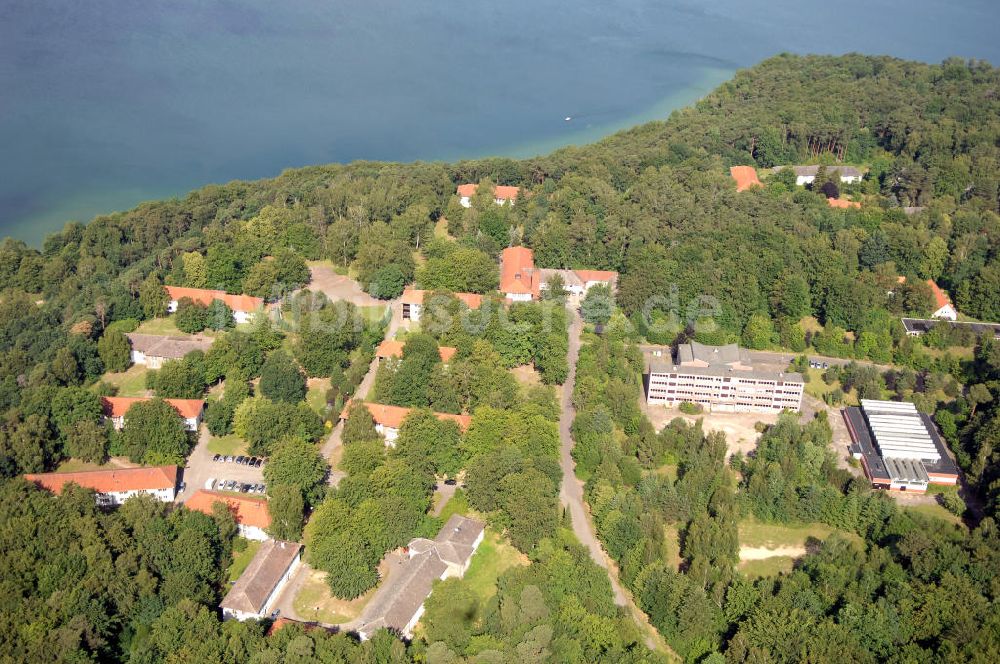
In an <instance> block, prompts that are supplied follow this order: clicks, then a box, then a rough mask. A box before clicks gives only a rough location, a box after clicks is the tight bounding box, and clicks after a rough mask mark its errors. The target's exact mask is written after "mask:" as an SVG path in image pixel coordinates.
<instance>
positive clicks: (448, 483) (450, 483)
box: [444, 479, 458, 486]
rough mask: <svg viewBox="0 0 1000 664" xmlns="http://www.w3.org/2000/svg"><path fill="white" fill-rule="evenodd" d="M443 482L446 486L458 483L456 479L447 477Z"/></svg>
mask: <svg viewBox="0 0 1000 664" xmlns="http://www.w3.org/2000/svg"><path fill="white" fill-rule="evenodd" d="M444 483H445V484H447V485H448V486H455V485H456V484H458V481H457V480H452V479H447V480H445V481H444Z"/></svg>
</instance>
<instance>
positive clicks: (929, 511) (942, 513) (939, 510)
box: [903, 503, 965, 528]
mask: <svg viewBox="0 0 1000 664" xmlns="http://www.w3.org/2000/svg"><path fill="white" fill-rule="evenodd" d="M903 509H905V510H907V511H910V512H916V513H917V514H923V515H924V516H932V517H934V518H936V519H941V520H943V521H947V522H948V523H953V524H955V525H956V526H961V527H963V528H964V527H965V523H964V522H963V521H962V519H961V517H958V516H955V515H954V514H952V513H951V512H949V511H948V510H947V509H945V507H944V505H939V504H938V503H933V504H929V505H906V506H905V507H904V508H903Z"/></svg>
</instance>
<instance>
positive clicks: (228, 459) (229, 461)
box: [226, 455, 233, 463]
mask: <svg viewBox="0 0 1000 664" xmlns="http://www.w3.org/2000/svg"><path fill="white" fill-rule="evenodd" d="M232 462H233V457H232V455H229V456H227V457H226V463H232Z"/></svg>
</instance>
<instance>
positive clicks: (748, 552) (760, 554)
mask: <svg viewBox="0 0 1000 664" xmlns="http://www.w3.org/2000/svg"><path fill="white" fill-rule="evenodd" d="M804 555H806V548H805V547H804V546H779V547H778V548H777V549H765V548H764V547H762V546H741V547H740V560H742V561H746V560H764V559H766V558H775V557H777V556H784V557H787V558H801V557H802V556H804Z"/></svg>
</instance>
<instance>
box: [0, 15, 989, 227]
mask: <svg viewBox="0 0 1000 664" xmlns="http://www.w3.org/2000/svg"><path fill="white" fill-rule="evenodd" d="M899 4H900V3H898V2H896V1H895V0H842V1H841V2H839V3H830V2H828V1H827V0H798V1H796V2H792V1H790V0H717V1H716V2H713V3H710V4H709V3H703V2H698V1H696V0H688V1H682V0H659V1H655V0H622V1H619V2H607V1H604V2H597V1H596V0H577V1H576V2H572V3H569V2H565V1H564V0H508V2H505V3H502V4H501V3H496V2H484V1H482V0H466V1H465V2H462V3H458V2H446V1H441V0H437V1H436V2H430V1H427V0H339V1H333V0H289V1H288V2H282V3H276V2H272V1H268V0H240V1H236V0H226V1H220V0H171V1H170V2H163V1H159V2H158V1H151V2H144V3H136V2H131V1H130V0H88V2H78V0H6V1H5V2H3V3H0V235H13V236H15V237H18V238H22V239H25V240H27V241H30V242H33V243H37V242H39V241H40V239H41V238H42V237H43V236H44V234H45V233H48V232H51V231H52V230H56V229H58V228H60V227H61V226H62V225H63V223H65V222H66V221H67V220H70V219H74V220H87V219H89V218H90V217H92V216H93V215H94V214H98V213H101V212H108V211H112V210H115V209H122V208H126V207H129V206H132V205H134V204H135V203H137V202H139V201H141V200H145V199H150V198H161V197H165V196H172V195H178V194H182V193H183V192H185V191H187V190H189V189H192V188H195V187H198V186H201V185H203V184H206V183H209V182H224V181H227V180H231V179H234V178H257V177H265V176H271V175H275V174H277V173H279V172H280V171H281V170H282V169H284V168H288V167H293V166H302V165H307V164H314V163H326V162H332V161H351V160H354V159H387V160H403V161H408V160H414V159H428V160H433V159H456V158H462V157H476V156H483V155H489V154H505V155H511V156H527V155H531V154H537V153H540V152H546V151H548V150H550V149H552V148H555V147H559V146H561V145H567V144H571V143H581V142H588V141H592V140H595V139H597V138H599V137H601V136H603V135H606V134H608V133H611V132H613V131H615V130H617V129H620V128H622V127H625V126H629V125H632V124H635V123H637V122H641V121H645V120H650V119H654V118H663V117H666V116H667V115H668V114H669V112H670V110H672V109H674V108H677V107H679V106H682V105H685V104H687V103H690V102H691V101H693V100H694V99H697V98H698V97H700V96H702V95H703V94H704V93H705V92H707V91H708V90H710V89H711V88H712V87H714V86H715V85H717V84H718V83H719V82H721V81H722V80H725V79H726V78H728V77H729V76H730V75H731V74H732V73H733V72H734V71H735V70H736V68H737V67H742V66H748V65H750V64H753V63H754V62H757V61H759V60H761V59H763V58H765V57H768V56H770V55H773V54H775V53H778V52H781V51H792V52H799V53H806V52H817V53H844V52H849V51H861V52H869V53H887V54H891V55H896V56H899V57H905V58H913V59H919V60H926V61H933V62H936V61H940V60H941V59H943V58H945V57H947V56H949V55H960V56H964V57H978V58H984V59H987V60H990V61H992V62H994V63H998V62H1000V40H997V39H996V38H995V33H996V28H997V26H998V25H1000V20H998V18H1000V4H998V3H995V2H993V1H992V0H955V1H953V2H951V3H949V4H947V5H946V4H944V3H941V2H930V1H929V0H910V2H908V3H906V6H905V11H904V10H901V9H900V7H899ZM567 116H569V117H572V120H571V121H569V122H567V121H566V120H565V118H566V117H567Z"/></svg>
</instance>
